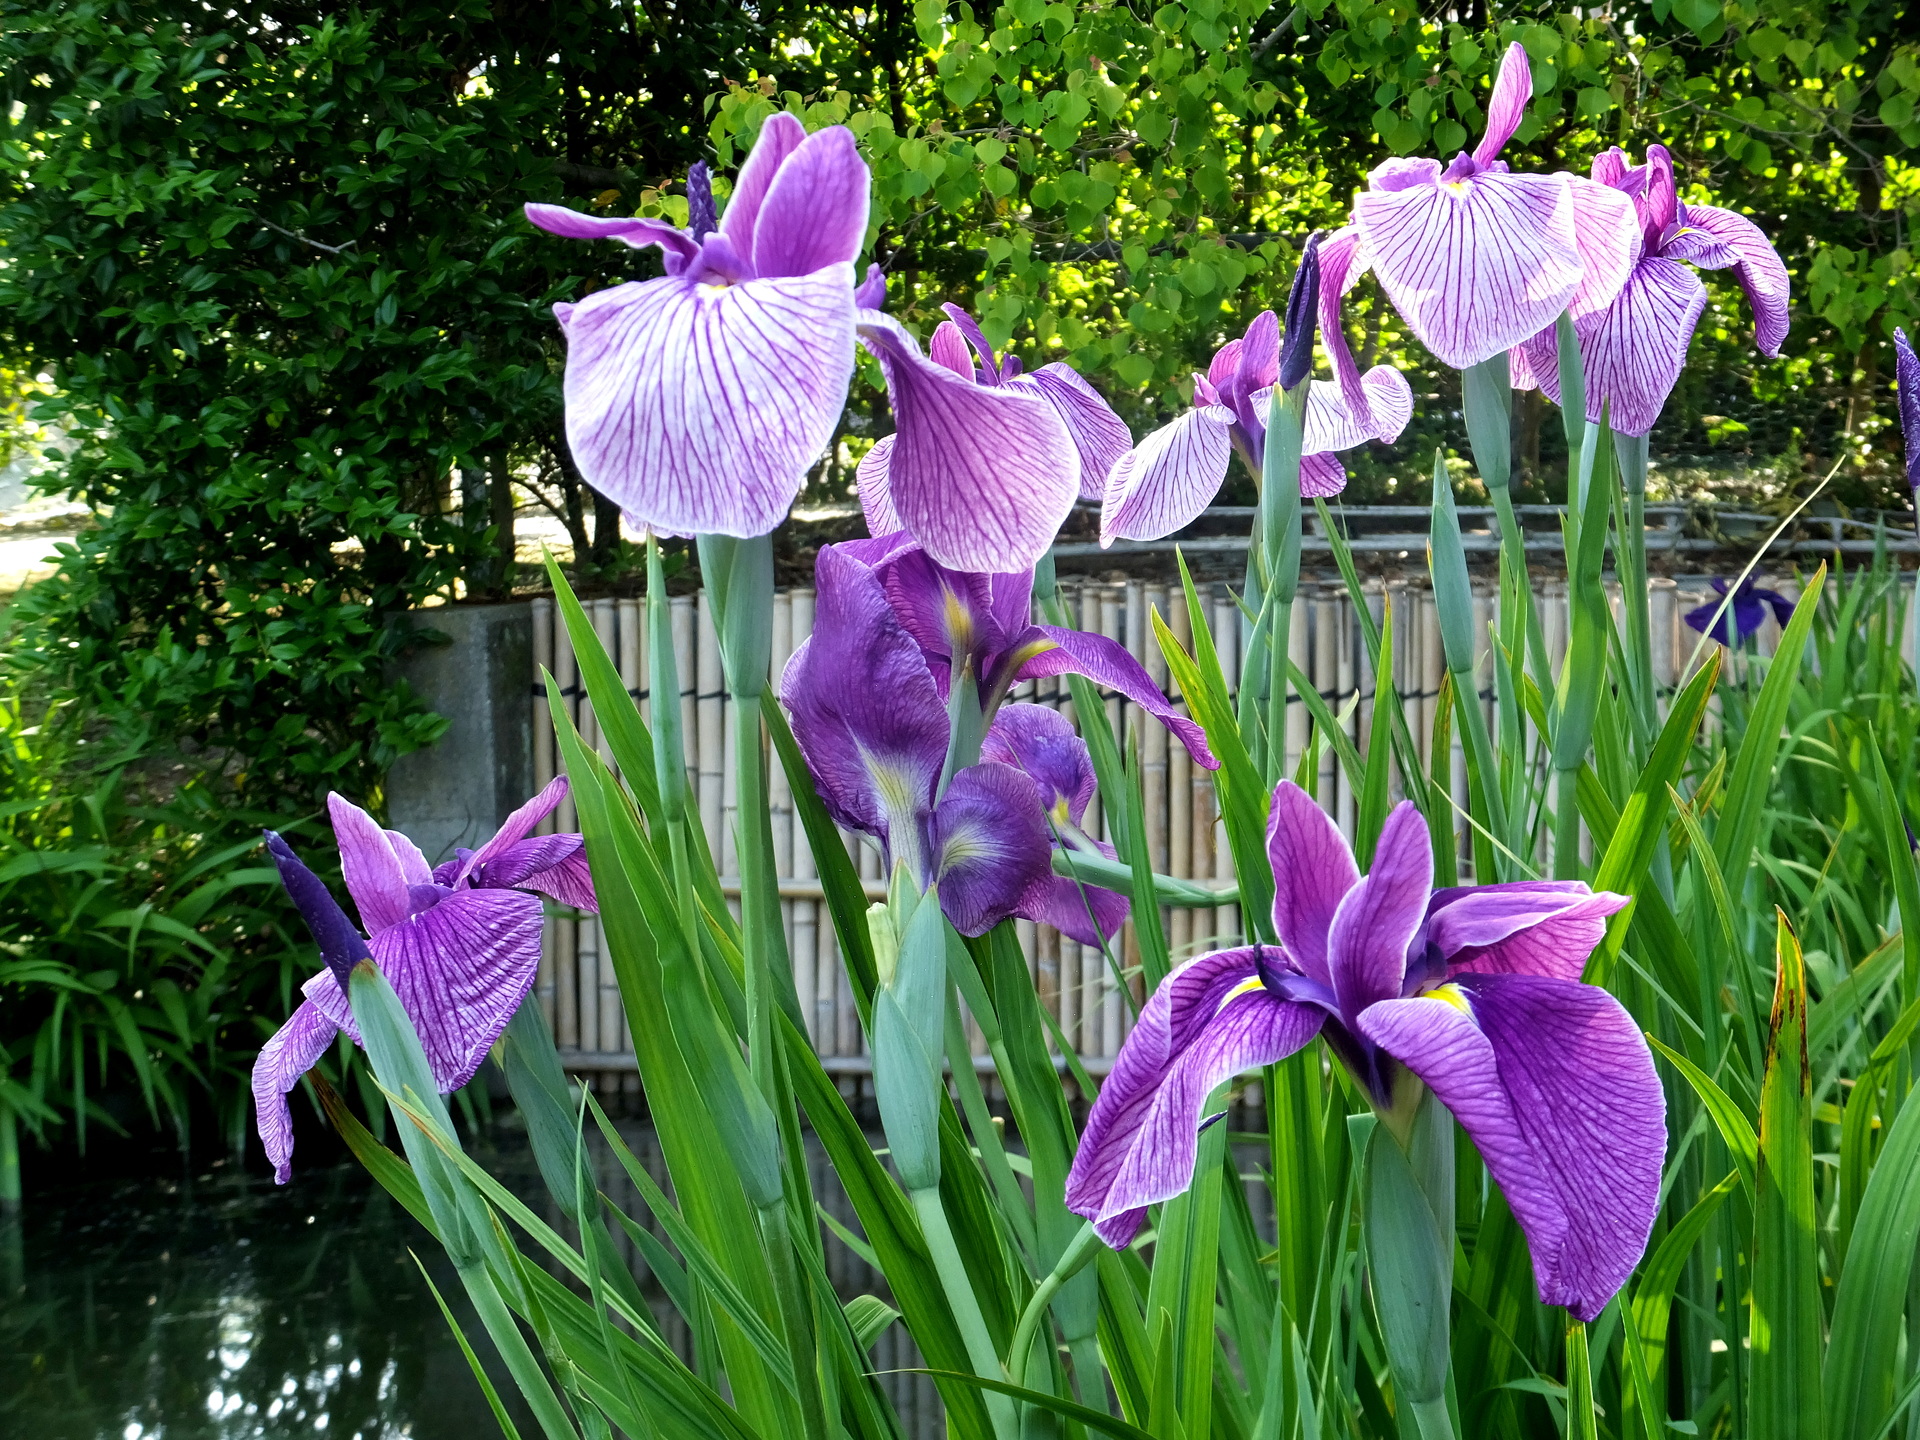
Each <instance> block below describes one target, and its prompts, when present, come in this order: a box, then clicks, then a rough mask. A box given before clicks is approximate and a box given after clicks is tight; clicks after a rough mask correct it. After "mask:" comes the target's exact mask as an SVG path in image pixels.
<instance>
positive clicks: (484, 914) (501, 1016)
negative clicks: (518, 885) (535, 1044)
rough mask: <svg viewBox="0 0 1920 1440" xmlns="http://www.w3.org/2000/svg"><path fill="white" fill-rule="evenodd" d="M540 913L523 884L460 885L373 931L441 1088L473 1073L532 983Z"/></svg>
mask: <svg viewBox="0 0 1920 1440" xmlns="http://www.w3.org/2000/svg"><path fill="white" fill-rule="evenodd" d="M540 918H541V911H540V902H539V901H538V900H536V899H535V898H534V897H533V896H531V895H526V894H522V893H521V892H520V891H518V890H457V891H455V892H454V893H453V894H451V895H449V896H448V897H447V898H446V899H444V900H442V901H441V902H440V903H439V904H438V905H435V906H434V907H433V908H432V909H431V910H423V911H421V912H420V914H418V915H416V916H415V917H414V918H413V919H411V920H408V921H406V922H405V923H404V924H401V925H395V926H394V927H392V928H391V929H388V930H383V931H381V932H380V933H379V934H378V935H376V936H374V937H373V940H372V947H371V948H372V950H373V958H374V962H375V963H376V964H377V965H379V967H380V973H381V974H383V975H385V976H386V977H387V982H388V983H389V984H390V985H392V986H393V990H394V994H396V995H398V996H399V997H400V1004H401V1005H402V1007H404V1008H405V1010H406V1012H407V1016H408V1018H409V1019H411V1020H412V1021H413V1028H414V1030H415V1031H416V1032H417V1033H418V1034H419V1036H420V1045H421V1048H422V1049H424V1050H425V1051H426V1053H427V1064H428V1066H429V1067H430V1068H431V1069H432V1071H433V1079H434V1083H435V1084H436V1085H438V1086H439V1087H440V1093H441V1094H443V1095H444V1094H447V1093H448V1092H450V1091H453V1090H458V1089H459V1088H460V1087H461V1086H462V1085H464V1084H466V1083H467V1081H469V1080H471V1079H472V1078H473V1075H474V1072H475V1071H476V1070H478V1069H479V1068H480V1062H481V1061H483V1060H485V1059H486V1058H487V1051H488V1050H489V1049H491V1048H492V1046H493V1042H494V1041H495V1040H498V1039H499V1038H500V1032H501V1031H502V1030H505V1029H506V1028H507V1022H508V1021H509V1020H511V1019H512V1018H513V1012H514V1011H516V1010H518V1009H519V1008H520V1002H521V1001H522V1000H524V999H526V997H527V992H528V991H529V990H531V989H532V988H533V977H534V974H535V972H537V971H538V970H539V968H540Z"/></svg>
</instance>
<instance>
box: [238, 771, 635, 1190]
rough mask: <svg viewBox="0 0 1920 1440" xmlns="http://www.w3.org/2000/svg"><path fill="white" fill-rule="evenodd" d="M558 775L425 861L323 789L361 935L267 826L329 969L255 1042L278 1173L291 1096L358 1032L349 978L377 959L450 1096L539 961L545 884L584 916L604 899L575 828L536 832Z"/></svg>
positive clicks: (289, 1151) (282, 1168)
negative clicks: (497, 820)
mask: <svg viewBox="0 0 1920 1440" xmlns="http://www.w3.org/2000/svg"><path fill="white" fill-rule="evenodd" d="M566 793H567V782H566V779H565V777H564V776H563V777H561V778H559V779H556V780H555V781H553V783H552V784H550V785H548V786H547V787H546V789H544V790H542V791H541V792H540V793H539V794H538V795H536V796H534V798H533V799H531V800H529V801H528V802H527V803H526V804H525V805H522V806H521V807H520V808H519V809H518V810H516V811H514V813H513V814H512V815H510V816H509V817H508V818H507V823H506V824H504V825H502V826H501V827H500V830H499V832H498V833H497V834H496V835H495V836H494V837H493V838H492V839H491V840H489V841H488V842H487V843H486V844H485V845H483V846H481V847H480V848H479V849H478V850H474V851H466V850H463V851H461V852H460V854H459V856H458V857H457V858H456V859H453V860H450V861H448V862H447V863H446V864H444V865H441V866H440V867H439V868H437V869H429V868H428V866H427V861H426V857H425V856H423V855H422V854H421V853H420V849H419V847H418V846H416V845H415V844H414V843H413V842H412V841H411V840H409V839H408V838H407V837H406V836H404V835H402V834H400V833H399V832H398V831H397V830H383V829H381V828H380V824H379V822H378V821H376V820H375V819H374V818H373V817H372V816H371V815H369V814H368V813H367V812H366V811H364V810H362V809H361V808H360V807H359V806H357V805H353V804H350V803H349V802H348V801H346V800H343V799H342V798H341V797H340V796H338V795H329V796H328V797H327V809H328V811H329V812H330V813H331V815H332V817H333V833H334V838H335V839H336V840H337V841H338V842H339V845H340V866H341V870H342V872H343V873H344V875H345V878H346V882H347V893H348V894H350V895H351V896H352V897H353V903H354V906H355V908H357V909H358V910H359V912H360V923H361V925H362V926H364V927H365V930H366V934H365V936H364V937H363V936H362V934H361V931H360V928H359V927H356V926H355V925H354V923H353V921H351V920H350V919H348V918H347V915H346V913H345V912H344V911H342V910H341V908H340V905H339V902H338V901H336V900H335V899H334V898H333V895H332V893H331V892H329V891H328V889H327V887H326V886H325V885H324V884H322V883H321V881H320V879H319V877H318V876H316V875H315V874H314V873H313V872H312V871H311V870H309V869H308V868H307V867H306V866H305V865H303V864H302V863H301V862H300V860H299V858H298V857H297V856H295V855H294V853H293V850H292V848H291V847H290V846H289V845H288V844H287V842H286V841H284V840H282V839H281V838H280V837H279V836H278V835H275V834H273V833H271V832H269V833H268V835H267V849H268V851H269V852H270V853H271V854H272V855H273V859H274V863H275V864H276V865H278V866H279V868H280V878H281V881H282V882H283V883H284V884H285V885H286V887H287V893H288V895H290V896H291V897H292V898H293V902H294V904H295V905H296V906H297V907H298V908H299V911H300V914H301V917H302V918H303V919H304V920H305V921H306V922H307V928H308V929H309V930H311V931H312V932H313V937H314V941H315V943H316V944H317V946H318V947H319V950H320V955H321V959H322V960H323V961H325V963H326V966H327V968H326V969H325V970H322V971H321V972H320V973H319V974H318V975H315V976H314V977H313V978H311V979H310V980H308V981H307V982H306V983H305V984H304V985H302V986H301V987H300V989H301V993H302V995H304V996H305V998H304V999H303V1000H302V1001H301V1003H300V1005H299V1006H298V1008H296V1009H295V1010H294V1012H293V1015H292V1017H291V1018H290V1019H289V1020H288V1021H287V1023H286V1024H284V1025H282V1026H281V1027H280V1028H279V1030H277V1031H275V1032H274V1035H273V1037H272V1038H271V1039H270V1040H268V1041H267V1043H266V1044H265V1045H264V1046H263V1047H262V1048H261V1050H260V1058H259V1059H258V1060H256V1061H255V1062H254V1066H253V1102H254V1109H255V1112H256V1123H257V1124H258V1127H259V1130H260V1141H261V1144H262V1145H264V1146H265V1147H266V1152H267V1159H268V1160H270V1161H271V1162H272V1163H273V1178H274V1180H275V1181H276V1182H278V1183H279V1184H282V1185H284V1184H286V1183H287V1177H288V1176H289V1175H290V1174H291V1173H292V1160H293V1116H292V1114H291V1113H290V1112H289V1110H288V1109H287V1092H288V1091H290V1090H292V1089H293V1087H294V1086H295V1085H297V1084H299V1083H300V1077H301V1076H302V1075H304V1074H306V1073H307V1071H308V1070H309V1069H310V1068H312V1066H313V1064H314V1062H315V1061H317V1060H318V1059H319V1058H320V1057H321V1055H323V1054H324V1053H326V1049H327V1047H328V1046H329V1045H331V1044H332V1043H333V1039H334V1036H336V1035H337V1034H339V1033H340V1032H342V1031H345V1032H346V1034H347V1036H348V1038H350V1039H351V1040H352V1041H353V1043H354V1044H356V1045H358V1044H359V1043H360V1029H359V1026H357V1025H356V1024H355V1023H354V1019H353V1012H352V1010H351V1009H349V1008H348V1005H347V976H348V974H349V973H350V972H351V970H352V968H353V965H354V963H355V962H356V961H358V960H363V959H367V958H371V959H372V960H373V962H374V964H376V965H377V966H378V967H379V968H380V973H381V974H383V975H385V976H386V978H387V981H388V983H390V984H391V985H392V986H393V988H394V991H395V993H396V994H397V995H398V996H399V997H400V1003H401V1005H402V1006H403V1007H405V1009H406V1012H407V1015H408V1018H410V1019H411V1020H412V1021H413V1027H414V1029H415V1031H417V1032H418V1034H419V1036H420V1044H421V1046H422V1048H424V1049H425V1051H426V1055H427V1064H428V1065H429V1066H430V1067H431V1068H432V1071H433V1078H434V1082H435V1084H437V1085H438V1086H439V1087H440V1092H441V1093H442V1094H446V1093H448V1092H450V1091H453V1090H457V1089H459V1088H460V1087H461V1086H462V1085H464V1084H466V1083H467V1081H469V1080H471V1079H472V1078H473V1075H474V1072H475V1071H476V1070H478V1069H479V1068H480V1062H481V1061H482V1060H484V1059H486V1056H487V1051H488V1050H489V1049H491V1048H492V1046H493V1042H494V1041H495V1040H497V1039H499V1038H500V1032H501V1031H502V1030H504V1029H506V1027H507V1022H508V1021H509V1020H511V1019H512V1018H513V1012H514V1011H516V1010H518V1009H519V1008H520V1002H521V1001H522V1000H524V999H526V996H527V991H528V990H529V989H531V988H532V986H533V980H534V974H535V972H536V971H537V970H538V969H539V968H540V919H541V904H540V900H539V897H538V896H537V895H532V894H529V893H527V892H528V891H539V892H541V893H542V894H546V895H551V896H552V897H553V898H554V899H556V900H559V901H562V902H563V903H565V904H568V905H572V906H575V907H577V908H579V909H582V910H595V909H597V908H598V907H597V906H596V905H595V903H594V898H593V882H592V880H591V878H590V877H589V875H588V872H587V856H586V849H585V846H584V844H583V842H582V841H581V838H580V837H579V836H578V835H537V836H536V835H535V834H534V833H533V831H534V827H536V826H537V825H538V824H539V823H540V822H541V821H542V820H544V819H545V818H546V817H547V816H548V815H550V814H551V813H552V812H553V810H554V807H555V806H557V805H558V804H559V803H560V802H561V800H563V799H564V798H566Z"/></svg>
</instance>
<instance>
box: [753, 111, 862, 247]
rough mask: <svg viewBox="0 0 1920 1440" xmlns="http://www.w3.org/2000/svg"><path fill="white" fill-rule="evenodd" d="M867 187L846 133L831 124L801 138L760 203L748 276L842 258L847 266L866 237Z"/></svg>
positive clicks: (854, 147) (856, 150)
mask: <svg viewBox="0 0 1920 1440" xmlns="http://www.w3.org/2000/svg"><path fill="white" fill-rule="evenodd" d="M868 184H869V181H868V176H867V165H866V162H865V161H864V160H862V159H861V158H860V151H859V148H858V146H857V145H856V144H855V142H854V138H853V132H852V131H851V130H848V129H847V128H846V127H844V126H841V125H834V126H830V127H829V128H827V129H825V130H816V131H815V132H814V133H813V134H811V135H809V136H807V138H806V139H805V140H802V141H801V142H800V143H799V145H797V146H795V147H794V150H793V153H792V154H791V155H790V156H788V157H787V160H786V162H785V163H784V164H783V165H781V167H780V170H779V173H777V174H776V175H775V176H774V177H773V183H772V184H771V185H770V186H768V188H767V197H766V199H765V200H764V201H763V202H762V203H761V206H760V213H759V215H758V216H757V217H756V219H755V223H754V231H753V269H754V273H755V274H756V275H757V276H758V277H759V278H761V279H763V280H765V279H773V278H778V277H781V276H799V275H811V274H813V273H814V272H815V271H817V270H824V269H826V268H827V267H828V266H830V265H837V264H839V263H840V262H841V261H843V260H844V261H846V262H847V263H849V264H851V263H852V262H853V261H854V259H855V258H857V257H858V256H859V254H860V246H861V243H862V242H863V241H864V240H865V239H866V237H867V190H868ZM729 210H731V207H729ZM848 279H849V282H851V279H852V276H851V274H849V276H848Z"/></svg>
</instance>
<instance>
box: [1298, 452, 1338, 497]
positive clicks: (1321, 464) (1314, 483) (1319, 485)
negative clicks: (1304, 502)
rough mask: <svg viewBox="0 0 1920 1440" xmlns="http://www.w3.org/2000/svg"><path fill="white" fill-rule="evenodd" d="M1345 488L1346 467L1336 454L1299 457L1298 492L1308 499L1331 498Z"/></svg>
mask: <svg viewBox="0 0 1920 1440" xmlns="http://www.w3.org/2000/svg"><path fill="white" fill-rule="evenodd" d="M1346 488H1347V467H1346V466H1344V465H1342V464H1341V463H1340V457H1339V456H1337V455H1302V456H1301V457H1300V494H1301V496H1302V497H1303V498H1305V499H1308V500H1331V499H1332V498H1333V497H1334V496H1335V495H1338V494H1339V493H1340V492H1341V491H1342V490H1344V489H1346Z"/></svg>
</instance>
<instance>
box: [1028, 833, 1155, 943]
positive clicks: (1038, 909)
mask: <svg viewBox="0 0 1920 1440" xmlns="http://www.w3.org/2000/svg"><path fill="white" fill-rule="evenodd" d="M1101 848H1102V849H1104V850H1106V851H1107V852H1109V853H1108V855H1107V858H1108V859H1109V860H1111V859H1112V858H1113V854H1112V853H1111V852H1112V851H1113V847H1112V846H1111V845H1103V846H1102V847H1101ZM1128 908H1129V907H1128V904H1127V897H1126V896H1124V895H1120V894H1116V893H1115V892H1114V891H1112V890H1103V889H1101V888H1100V887H1099V886H1098V885H1083V884H1081V883H1080V882H1079V881H1077V880H1069V879H1068V878H1067V877H1066V876H1064V875H1054V874H1051V873H1049V874H1047V875H1045V876H1042V877H1041V878H1040V879H1039V880H1037V881H1036V882H1035V883H1034V884H1033V885H1031V886H1029V887H1028V889H1027V893H1026V894H1024V895H1022V896H1021V897H1020V903H1019V904H1018V905H1017V906H1016V907H1015V908H1014V912H1013V913H1014V914H1016V915H1018V916H1019V917H1020V918H1021V919H1022V920H1031V921H1033V923H1034V924H1036V925H1051V926H1053V928H1054V929H1056V930H1058V931H1059V932H1060V933H1061V934H1062V935H1064V936H1066V937H1067V939H1069V940H1077V941H1078V942H1079V943H1080V944H1082V945H1104V944H1106V943H1107V941H1109V940H1111V939H1112V938H1113V937H1114V936H1115V935H1116V934H1117V933H1119V930H1120V927H1121V926H1122V925H1124V924H1126V923H1127V910H1128Z"/></svg>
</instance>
